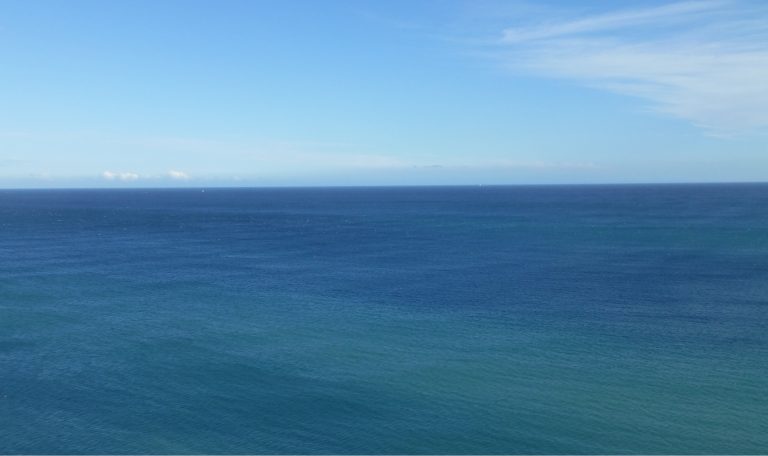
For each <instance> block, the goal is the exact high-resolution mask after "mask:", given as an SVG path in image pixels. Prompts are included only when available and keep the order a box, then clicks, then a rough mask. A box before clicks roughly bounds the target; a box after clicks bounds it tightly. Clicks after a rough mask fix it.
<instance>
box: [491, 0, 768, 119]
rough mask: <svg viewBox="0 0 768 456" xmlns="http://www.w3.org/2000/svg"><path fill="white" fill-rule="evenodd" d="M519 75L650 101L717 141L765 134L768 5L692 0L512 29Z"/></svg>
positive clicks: (508, 37)
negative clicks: (724, 136) (567, 81)
mask: <svg viewBox="0 0 768 456" xmlns="http://www.w3.org/2000/svg"><path fill="white" fill-rule="evenodd" d="M499 44H500V45H501V46H503V48H504V50H505V52H504V54H503V55H504V62H505V63H506V64H507V65H508V66H509V67H510V68H512V69H513V70H515V71H524V72H530V73H533V74H539V75H544V76H550V77H558V78H566V79H571V80H575V81H579V82H580V83H582V84H585V85H588V86H591V87H597V88H601V89H605V90H610V91H613V92H617V93H620V94H624V95H630V96H633V97H638V98H641V99H645V100H647V101H649V102H650V105H651V107H652V108H653V109H654V110H656V111H658V112H661V113H664V114H666V115H671V116H673V117H677V118H680V119H684V120H687V121H689V122H691V123H693V124H694V125H697V126H700V127H703V128H705V129H707V130H708V131H710V132H713V133H716V134H735V133H743V132H748V131H754V130H765V129H766V128H768V83H766V81H768V8H766V7H764V6H760V5H757V4H754V3H746V2H725V1H704V0H703V1H687V2H678V3H671V4H666V5H661V6H656V7H651V8H645V9H632V10H621V11H613V12H607V13H601V14H593V15H586V16H583V15H582V16H581V17H575V18H571V19H569V20H564V21H559V22H551V21H550V22H538V23H535V24H532V25H531V24H529V25H521V26H517V27H511V28H507V29H506V30H504V31H503V33H502V37H501V39H500V40H499Z"/></svg>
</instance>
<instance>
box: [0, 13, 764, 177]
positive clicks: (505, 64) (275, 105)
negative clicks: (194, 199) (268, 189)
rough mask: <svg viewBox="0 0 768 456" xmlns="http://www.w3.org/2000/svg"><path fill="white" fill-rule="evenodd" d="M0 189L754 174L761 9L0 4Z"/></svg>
mask: <svg viewBox="0 0 768 456" xmlns="http://www.w3.org/2000/svg"><path fill="white" fill-rule="evenodd" d="M0 58H1V59H2V71H0V82H2V84H1V85H0V106H2V109H0V188H59V187H116V188H122V187H126V188H131V187H188V186H189V187H201V186H273V185H277V186H280V185H422V184H423V185H431V184H439V185H452V184H457V185H467V184H539V183H540V184H552V183H637V182H651V183H652V182H755V181H768V3H765V2H762V1H758V0H722V1H721V0H690V1H672V2H670V1H626V2H610V1H594V0H593V1H579V2H576V1H564V0H563V1H544V2H534V1H501V0H494V1H491V0H477V1H473V0H445V1H442V0H433V1H365V0H354V1H353V0H350V1H330V0H328V1H310V0H306V1H294V0H287V1H283V0H281V1H277V0H275V1H269V0H263V1H234V0H229V1H197V0H190V1H187V0H185V1H181V0H179V1H172V0H165V1H144V0H136V1H123V2H117V1H114V2H104V1H79V0H73V1H67V2H62V1H36V0H34V1H21V0H18V1H7V0H0Z"/></svg>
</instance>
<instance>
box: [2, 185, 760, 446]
mask: <svg viewBox="0 0 768 456" xmlns="http://www.w3.org/2000/svg"><path fill="white" fill-rule="evenodd" d="M767 328H768V185H756V184H755V185H664V186H552V187H453V188H451V187H445V188H437V187H433V188H367V189H364V188H344V189H342V188H338V189H208V190H206V191H205V192H201V191H200V190H109V191H107V190H66V191H64V190H56V191H0V453H166V454H167V453H529V454H530V453H765V452H766V451H768V331H767V330H766V329H767Z"/></svg>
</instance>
